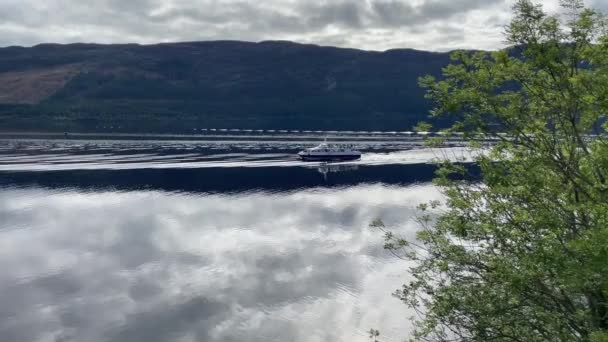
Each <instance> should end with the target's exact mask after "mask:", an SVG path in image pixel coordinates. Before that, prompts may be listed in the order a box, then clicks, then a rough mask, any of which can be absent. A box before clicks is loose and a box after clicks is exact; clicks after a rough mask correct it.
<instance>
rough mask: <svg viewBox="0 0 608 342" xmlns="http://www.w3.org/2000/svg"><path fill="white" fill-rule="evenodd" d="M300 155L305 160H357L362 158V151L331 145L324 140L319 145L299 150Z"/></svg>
mask: <svg viewBox="0 0 608 342" xmlns="http://www.w3.org/2000/svg"><path fill="white" fill-rule="evenodd" d="M298 156H299V157H300V158H301V159H302V160H304V161H341V160H357V159H360V158H361V152H359V151H356V150H353V149H352V148H350V147H348V146H339V145H329V144H327V142H324V143H322V144H320V145H319V146H316V147H312V148H307V149H305V150H304V151H301V152H299V153H298Z"/></svg>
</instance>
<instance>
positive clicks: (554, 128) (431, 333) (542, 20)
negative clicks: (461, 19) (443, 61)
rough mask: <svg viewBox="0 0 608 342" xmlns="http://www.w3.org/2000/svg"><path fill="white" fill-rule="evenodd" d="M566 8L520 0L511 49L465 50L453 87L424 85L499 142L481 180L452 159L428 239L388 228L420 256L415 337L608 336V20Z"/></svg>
mask: <svg viewBox="0 0 608 342" xmlns="http://www.w3.org/2000/svg"><path fill="white" fill-rule="evenodd" d="M562 8H563V11H564V13H562V14H561V15H549V14H547V13H545V12H544V11H543V9H542V7H541V6H539V5H536V4H534V3H532V2H531V1H529V0H519V1H518V2H517V3H516V4H515V6H514V12H515V16H514V19H513V21H512V22H511V24H510V25H509V26H508V28H507V30H506V37H507V40H508V42H509V43H510V44H511V45H512V47H511V48H509V49H507V50H504V51H498V52H494V53H491V54H488V53H485V52H478V53H470V52H466V51H459V52H455V53H454V54H453V56H452V57H453V60H454V64H452V65H450V66H448V67H446V68H445V69H444V76H445V79H443V80H441V81H437V80H436V79H435V78H434V77H430V76H429V77H425V78H423V79H422V80H421V84H422V85H423V86H424V87H426V88H427V89H428V97H429V98H431V99H433V100H434V101H435V103H436V104H437V106H436V108H435V109H434V110H433V112H432V115H434V116H456V117H458V118H459V120H458V122H457V123H456V124H455V125H454V127H452V130H456V131H465V132H466V134H467V136H468V137H469V138H471V139H472V140H474V139H477V138H493V139H497V141H498V142H497V143H496V144H495V145H494V146H492V147H491V148H490V149H489V151H487V153H482V154H480V156H479V157H478V160H477V161H478V163H479V165H480V168H481V170H482V181H481V182H476V181H473V180H467V179H466V173H465V171H464V169H462V168H460V167H457V166H454V165H450V164H449V163H445V164H444V165H443V167H442V168H441V170H440V171H439V172H438V177H437V180H436V183H437V184H438V185H439V186H440V187H441V188H442V189H443V190H444V192H445V195H446V199H447V200H446V202H445V203H444V204H443V206H438V204H437V203H432V204H431V205H428V206H426V205H425V206H421V208H420V209H421V212H422V214H421V215H420V218H419V220H420V223H421V226H422V228H423V229H422V230H421V231H420V232H419V234H418V237H417V238H418V241H415V243H414V242H412V241H409V243H408V242H404V241H402V240H401V239H400V238H398V237H396V236H394V235H392V234H390V233H389V234H387V248H389V249H391V250H393V252H395V253H396V252H398V251H402V250H405V252H406V253H405V254H400V255H402V256H403V257H405V258H409V259H414V260H416V261H417V263H416V266H415V267H413V268H412V269H411V273H412V275H413V277H414V280H413V281H411V282H410V283H408V284H405V285H404V286H403V288H402V289H400V290H399V291H397V292H396V293H395V295H396V296H397V297H398V298H400V299H401V300H402V301H403V302H404V303H405V304H407V305H409V306H411V307H413V308H416V310H418V311H419V313H420V314H421V317H422V319H420V320H418V321H417V323H416V324H417V331H416V332H415V334H414V338H415V339H417V340H433V341H607V340H608V183H607V177H608V141H607V140H606V138H607V135H606V133H605V130H604V129H605V128H606V124H604V127H603V128H604V129H602V127H601V124H602V123H603V122H606V120H605V119H606V115H607V111H608V35H607V31H606V24H607V22H606V18H605V17H604V15H603V14H601V13H599V12H597V11H594V10H591V9H587V8H584V7H583V6H582V4H581V2H580V1H576V0H564V1H562ZM472 148H473V149H480V148H481V147H480V146H479V145H474V146H473V147H472ZM454 175H460V177H453V176H454ZM463 177H464V178H463ZM375 226H381V224H380V223H378V222H376V223H375Z"/></svg>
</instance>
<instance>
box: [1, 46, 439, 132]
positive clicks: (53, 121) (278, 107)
mask: <svg viewBox="0 0 608 342" xmlns="http://www.w3.org/2000/svg"><path fill="white" fill-rule="evenodd" d="M448 63H449V56H448V54H447V53H432V52H424V51H416V50H409V49H405V50H389V51H385V52H373V51H362V50H355V49H342V48H335V47H320V46H316V45H303V44H296V43H292V42H283V41H268V42H261V43H248V42H237V41H213V42H191V43H172V44H158V45H136V44H127V45H97V44H70V45H57V44H42V45H38V46H34V47H31V48H24V47H6V48H1V49H0V130H4V131H7V130H29V131H34V130H39V131H46V130H55V131H64V130H67V131H115V132H137V131H149V132H151V131H154V132H188V131H192V129H193V128H197V127H213V128H254V129H259V128H266V129H335V130H339V129H345V130H355V129H362V130H408V129H411V127H412V126H413V125H414V124H415V123H416V122H418V121H419V120H422V119H425V118H426V116H427V111H428V109H429V103H428V102H427V101H426V100H425V99H424V90H422V89H420V88H419V87H418V82H417V78H418V77H419V76H422V75H425V74H434V75H438V74H439V73H440V70H441V68H442V67H443V66H445V65H447V64H448Z"/></svg>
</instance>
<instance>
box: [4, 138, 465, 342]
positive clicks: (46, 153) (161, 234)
mask: <svg viewBox="0 0 608 342" xmlns="http://www.w3.org/2000/svg"><path fill="white" fill-rule="evenodd" d="M391 144H392V145H391ZM302 145H305V144H303V143H301V142H288V143H285V142H274V143H273V142H269V143H258V142H236V143H234V142H231V143H226V142H219V143H218V142H215V141H209V142H201V141H196V142H183V141H179V142H166V141H158V142H154V141H143V142H142V141H130V142H129V141H53V140H4V141H1V140H0V268H1V269H2V270H3V272H0V340H1V341H3V342H4V341H9V342H11V341H368V337H367V334H366V331H367V330H369V329H370V328H375V329H380V330H381V331H382V338H383V339H382V340H383V341H400V340H403V339H404V338H405V337H407V336H408V334H409V332H410V328H411V326H410V322H409V320H408V316H409V315H410V314H411V312H408V311H407V309H406V308H405V307H404V306H403V305H402V304H401V303H400V302H399V301H398V300H396V299H394V298H393V297H392V296H391V295H390V294H391V292H392V291H394V290H395V289H397V288H399V286H400V284H402V283H403V282H405V281H407V280H408V279H409V278H410V276H409V274H408V273H407V269H408V264H407V262H405V261H402V260H399V259H396V258H395V257H393V256H392V255H390V254H389V253H386V252H385V251H384V250H383V249H382V244H383V240H382V234H381V232H379V231H375V230H374V229H371V228H369V227H368V225H369V223H370V222H371V221H372V220H374V219H376V218H382V219H383V220H384V221H385V222H386V224H387V225H389V226H391V227H392V229H394V230H395V231H396V232H398V233H399V234H402V235H404V236H406V237H410V238H414V235H415V232H416V230H417V229H418V226H417V224H416V223H415V214H416V210H415V207H416V206H417V205H418V204H419V203H421V202H424V201H428V200H432V199H441V195H440V193H439V192H438V191H437V189H436V188H435V187H433V186H432V185H430V184H429V183H428V182H429V181H430V180H431V179H432V173H433V170H434V167H433V165H432V164H429V162H430V161H431V160H432V159H434V158H437V157H449V158H452V159H455V160H460V159H459V158H461V157H466V155H465V152H464V151H463V150H460V149H448V150H426V149H409V148H406V147H404V146H401V149H397V148H395V144H394V143H385V142H382V143H378V144H375V145H373V146H371V145H369V144H368V145H366V146H362V149H363V152H364V155H363V158H362V160H361V161H357V162H350V163H339V164H320V163H316V164H308V163H303V162H300V161H298V160H296V158H295V157H294V153H295V152H297V150H298V149H299V148H301V147H303V146H302ZM370 146H371V147H370Z"/></svg>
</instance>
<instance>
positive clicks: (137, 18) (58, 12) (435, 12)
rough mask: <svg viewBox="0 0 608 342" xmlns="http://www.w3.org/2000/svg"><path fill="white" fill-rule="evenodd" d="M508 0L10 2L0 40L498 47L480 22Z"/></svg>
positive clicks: (0, 12)
mask: <svg viewBox="0 0 608 342" xmlns="http://www.w3.org/2000/svg"><path fill="white" fill-rule="evenodd" d="M509 1H511V0H487V1H484V0H415V1H414V0H331V1H330V0H314V1H311V0H268V1H247V0H134V1H122V0H79V1H76V0H48V1H44V2H41V1H37V0H5V1H3V2H1V3H0V37H1V38H0V45H5V46H6V45H32V44H37V43H42V42H59V43H68V42H100V43H125V42H136V43H156V42H162V41H189V40H211V39H213V40H218V39H236V40H253V41H259V40H278V39H281V40H296V41H301V42H311V43H317V44H328V45H332V44H338V45H340V46H348V47H356V48H362V49H380V50H382V49H388V48H397V47H415V48H425V49H430V50H437V49H439V50H441V49H447V48H452V47H454V46H468V47H484V48H485V47H493V46H497V45H499V44H500V42H499V41H497V40H496V39H495V37H494V36H491V37H489V38H488V37H487V35H485V34H480V32H479V30H478V29H477V28H476V27H474V26H473V27H472V28H471V29H468V30H467V29H464V30H461V31H463V32H462V34H459V35H452V36H450V37H449V39H448V38H446V37H444V36H442V35H441V33H440V32H439V31H440V30H441V27H444V26H445V27H450V26H454V25H458V26H460V27H466V26H467V25H469V24H470V23H475V22H477V21H479V20H480V19H483V18H485V17H487V16H489V15H490V14H493V13H494V14H495V13H497V12H504V11H505V10H508V4H507V3H508V2H509Z"/></svg>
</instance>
